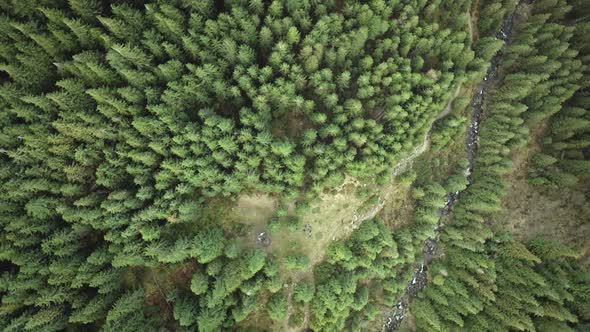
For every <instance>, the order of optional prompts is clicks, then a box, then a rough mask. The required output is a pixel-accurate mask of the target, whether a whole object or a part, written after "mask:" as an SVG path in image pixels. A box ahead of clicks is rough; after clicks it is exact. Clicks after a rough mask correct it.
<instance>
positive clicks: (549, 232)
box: [493, 125, 590, 266]
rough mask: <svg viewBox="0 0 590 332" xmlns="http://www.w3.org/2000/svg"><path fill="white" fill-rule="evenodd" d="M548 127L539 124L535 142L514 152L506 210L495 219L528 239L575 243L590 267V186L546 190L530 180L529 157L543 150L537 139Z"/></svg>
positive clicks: (572, 244)
mask: <svg viewBox="0 0 590 332" xmlns="http://www.w3.org/2000/svg"><path fill="white" fill-rule="evenodd" d="M544 130H545V127H544V126H543V125H541V126H539V127H538V128H537V129H536V130H534V131H533V132H532V133H531V138H532V139H531V143H530V144H529V145H528V146H526V147H524V148H522V149H517V150H516V151H514V153H513V155H512V161H513V171H512V172H511V173H510V174H508V175H507V181H506V183H508V185H509V187H508V190H507V195H506V197H505V199H504V201H503V207H504V209H503V211H502V212H500V213H498V214H497V215H495V216H494V218H493V222H494V224H496V225H500V227H503V228H504V229H506V230H509V231H511V232H513V233H515V234H516V235H517V237H518V238H520V239H522V240H525V241H526V240H530V239H533V238H535V237H537V236H541V237H547V238H550V239H555V240H559V241H561V242H563V243H565V244H567V245H570V246H574V247H576V248H577V249H578V250H579V251H580V252H581V254H582V262H583V263H584V264H585V265H586V266H590V206H589V205H588V201H587V198H586V197H587V196H588V195H589V194H590V193H589V192H588V189H587V188H588V187H587V186H585V185H583V184H582V185H579V186H578V188H559V189H546V188H542V187H537V186H531V185H529V183H528V167H529V160H530V157H531V156H532V155H533V154H534V153H535V152H537V151H539V150H540V146H539V145H538V144H537V143H536V142H537V141H538V138H539V137H542V136H543V133H544Z"/></svg>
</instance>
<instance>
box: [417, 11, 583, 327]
mask: <svg viewBox="0 0 590 332" xmlns="http://www.w3.org/2000/svg"><path fill="white" fill-rule="evenodd" d="M491 6H495V5H488V7H489V8H491ZM501 7H502V6H501V5H497V8H501ZM490 10H491V9H490ZM568 10H569V7H568V6H567V4H566V3H565V2H564V1H535V3H534V5H533V15H532V16H531V17H529V18H528V20H527V21H526V22H524V23H521V24H519V25H518V26H517V27H516V29H517V31H516V34H515V35H514V37H513V38H511V41H512V43H511V44H510V45H509V46H508V47H507V49H506V59H505V61H503V62H502V68H501V69H502V70H501V73H502V76H501V77H500V81H499V82H497V83H496V85H497V86H496V88H495V89H494V91H492V92H491V93H489V94H488V95H486V108H485V118H484V119H483V121H482V122H481V124H480V137H479V139H480V140H479V144H480V146H479V151H478V154H477V157H476V159H475V169H474V173H473V174H472V178H471V180H472V181H471V183H472V184H471V185H470V186H469V188H467V190H466V191H465V192H463V193H462V194H461V197H460V199H459V201H458V203H457V204H456V205H455V206H454V209H453V214H452V222H451V224H449V225H447V226H446V227H445V229H444V231H443V234H442V235H441V243H442V245H443V246H442V248H441V250H443V251H444V252H445V258H444V259H443V260H441V261H439V262H437V263H435V264H433V265H432V266H431V268H429V275H430V278H431V280H432V281H433V282H432V283H431V284H429V285H428V287H427V288H426V289H425V290H424V292H423V293H422V294H421V295H420V298H419V299H418V300H416V301H415V302H414V304H413V306H412V311H413V313H414V314H415V316H416V318H417V327H418V330H423V331H447V330H456V329H460V330H466V331H508V330H530V331H534V330H537V331H545V330H547V331H548V330H553V331H570V330H584V328H585V327H586V326H587V325H585V323H583V321H587V320H588V318H589V316H588V312H587V310H585V309H582V310H580V308H582V307H584V308H585V307H588V305H589V302H588V301H589V299H590V298H589V297H588V292H587V289H586V288H587V285H588V278H589V277H590V276H589V275H588V273H587V272H585V271H583V269H582V268H581V267H580V266H579V263H578V262H577V261H576V260H575V258H576V257H577V254H576V253H575V251H573V250H571V249H570V248H568V247H566V246H564V245H562V244H559V243H556V242H552V241H548V240H544V239H536V240H533V241H531V242H529V243H527V244H523V243H520V242H518V241H517V240H514V239H512V238H511V236H510V235H508V234H505V233H503V232H500V231H498V230H496V229H495V227H494V225H492V227H490V225H489V224H487V223H486V219H487V218H488V216H489V215H490V214H491V213H494V212H495V211H499V210H501V209H502V206H501V203H502V198H503V196H504V193H505V184H504V182H503V178H502V176H503V175H505V174H506V173H507V172H508V171H510V169H511V160H510V159H511V158H510V152H511V149H512V148H514V147H518V146H522V145H523V143H525V142H526V140H527V134H528V128H529V126H535V125H537V124H538V123H539V121H543V120H545V119H547V118H548V117H550V116H551V115H553V114H556V115H555V116H554V117H556V118H559V119H561V121H563V122H562V123H563V125H564V127H563V128H565V126H566V125H565V124H566V123H567V121H566V120H565V119H564V118H563V115H562V114H571V113H570V112H572V111H571V110H568V109H567V108H565V107H564V108H562V104H564V103H566V102H567V103H569V101H568V100H569V99H570V98H572V96H575V95H574V93H575V92H576V91H578V89H579V88H580V87H581V85H580V84H585V83H582V81H580V78H581V77H582V76H581V73H582V71H583V70H585V68H584V67H583V66H582V65H581V62H580V60H578V59H577V58H576V56H578V52H577V51H575V50H573V49H571V44H569V43H568V41H570V40H571V38H572V35H573V31H575V30H576V29H577V26H576V27H573V26H567V25H562V24H561V23H559V22H563V19H564V13H566V12H567V11H568ZM485 20H493V18H486V19H484V21H485ZM480 24H482V22H480ZM490 24H492V23H490ZM493 24H495V23H493ZM493 24H492V25H493ZM548 40H551V44H550V45H548V44H547V41H548ZM575 112H578V113H579V114H582V112H581V111H575ZM574 123H576V124H579V125H580V127H584V123H583V122H577V121H571V122H569V124H567V126H571V127H572V128H577V127H576V125H574ZM558 127H559V125H555V128H558ZM574 130H575V129H574ZM555 132H559V129H556V130H555ZM546 142H548V143H549V144H551V142H552V140H546ZM562 156H563V155H562ZM578 156H580V155H579V154H578ZM560 159H561V158H558V157H557V155H551V154H548V153H545V152H544V153H539V154H536V155H534V156H533V158H532V163H531V164H532V165H533V167H535V168H536V170H537V172H541V170H542V171H547V170H552V169H553V168H554V167H555V165H559V164H560V163H562V165H563V167H564V170H565V169H568V170H570V171H573V170H576V169H577V170H581V169H583V168H584V167H585V163H583V162H571V163H570V162H569V161H566V162H562V161H560ZM545 174H546V176H545V178H540V177H537V178H534V179H533V180H532V181H536V182H538V183H543V184H545V183H553V184H555V185H557V186H563V185H573V184H574V183H575V181H576V177H575V176H574V175H572V174H568V173H566V172H563V171H558V172H553V173H550V172H549V173H545ZM452 182H453V181H452V180H451V183H452ZM494 231H495V232H494Z"/></svg>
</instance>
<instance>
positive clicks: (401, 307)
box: [382, 1, 531, 331]
mask: <svg viewBox="0 0 590 332" xmlns="http://www.w3.org/2000/svg"><path fill="white" fill-rule="evenodd" d="M530 2H531V1H519V2H518V4H517V5H516V8H515V10H514V12H513V13H511V14H509V15H508V16H507V17H506V18H505V19H504V21H503V22H502V25H501V28H500V30H499V31H498V32H497V33H496V38H498V39H500V40H503V41H504V45H503V46H502V48H501V49H500V50H499V51H498V52H497V53H496V54H495V55H494V56H493V57H492V59H491V60H490V66H489V68H488V70H487V72H486V75H485V76H484V78H483V81H482V82H481V83H480V84H479V85H478V87H477V89H476V93H475V95H474V96H473V98H472V100H471V121H470V124H469V127H468V129H467V138H466V141H465V149H466V152H467V159H468V161H469V163H468V166H467V169H466V170H465V176H466V177H467V180H468V185H467V188H469V186H470V184H471V181H472V173H473V169H474V163H475V157H476V155H477V150H478V146H479V145H478V141H479V125H480V122H481V119H482V115H483V112H484V104H485V94H486V92H487V91H488V89H489V88H490V87H491V86H493V84H494V83H495V81H496V80H497V79H498V68H499V66H500V64H501V62H502V59H503V57H504V54H505V52H506V46H507V45H508V42H509V38H510V36H511V34H512V32H513V26H514V23H515V18H516V16H517V15H518V14H517V13H518V12H519V9H520V7H521V5H523V4H527V3H530ZM467 188H466V189H464V190H463V191H457V192H451V193H448V194H447V198H446V202H445V206H444V207H443V208H441V209H440V210H439V211H438V216H439V220H438V224H437V226H436V228H435V234H436V235H435V237H434V238H429V239H427V240H426V241H425V243H424V246H423V248H422V253H423V256H424V258H423V260H422V261H421V262H417V263H415V264H414V273H413V275H412V278H411V280H410V281H409V283H408V284H407V285H406V287H405V289H404V292H403V294H402V296H401V297H400V298H399V300H398V301H397V304H396V306H395V307H393V308H390V309H389V310H386V311H385V312H384V315H383V329H382V330H384V331H395V330H397V329H398V328H399V326H400V324H401V322H402V321H403V320H404V318H405V316H406V313H407V310H408V308H409V306H410V304H411V302H412V300H413V298H414V297H416V296H417V295H418V293H419V292H420V291H421V290H422V289H423V288H424V287H425V286H426V284H427V271H428V264H429V263H430V262H431V261H432V260H433V258H434V254H435V252H436V248H437V245H438V241H439V239H440V235H441V233H442V230H443V229H444V221H445V220H446V217H447V216H448V215H449V214H450V212H451V211H452V209H453V206H454V205H455V203H456V202H457V200H458V199H459V198H460V196H461V193H462V192H464V191H465V190H467Z"/></svg>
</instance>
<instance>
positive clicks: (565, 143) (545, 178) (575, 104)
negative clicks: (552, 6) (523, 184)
mask: <svg viewBox="0 0 590 332" xmlns="http://www.w3.org/2000/svg"><path fill="white" fill-rule="evenodd" d="M574 5H575V4H574ZM588 14H589V13H588V10H586V11H584V10H582V9H580V8H576V10H572V11H569V12H567V13H564V14H563V15H562V16H561V17H557V18H556V19H558V20H559V22H563V23H562V24H565V25H566V26H568V29H569V30H570V31H571V32H570V34H569V40H568V42H569V44H571V48H573V49H574V50H575V51H576V52H577V53H578V54H577V56H576V59H578V60H579V61H581V62H582V63H583V64H584V67H582V69H581V74H582V75H583V76H581V78H580V79H579V80H578V81H577V82H576V85H577V86H576V88H577V90H576V91H575V93H574V94H573V95H571V96H570V95H565V96H566V97H569V99H567V101H566V102H565V103H564V104H563V105H560V107H558V111H557V112H556V113H555V115H553V116H552V117H551V118H550V120H549V133H548V135H547V136H546V137H544V138H543V139H542V147H543V150H542V151H541V152H539V153H537V154H536V155H534V156H533V158H532V163H531V167H530V176H531V179H530V182H531V183H532V184H535V185H544V186H549V187H557V186H572V185H575V184H577V183H578V180H579V179H587V178H588V176H589V175H590V154H588V146H590V112H589V111H588V105H589V100H590V99H589V98H590V83H589V82H590V33H589V32H590V22H589V21H588V20H587V19H585V20H584V17H587V15H588ZM580 19H582V21H579V20H580ZM562 67H565V69H564V71H565V73H567V72H568V71H570V73H576V75H580V74H579V73H580V70H579V69H578V70H577V71H575V70H572V69H570V68H569V67H568V66H567V65H566V64H564V65H562Z"/></svg>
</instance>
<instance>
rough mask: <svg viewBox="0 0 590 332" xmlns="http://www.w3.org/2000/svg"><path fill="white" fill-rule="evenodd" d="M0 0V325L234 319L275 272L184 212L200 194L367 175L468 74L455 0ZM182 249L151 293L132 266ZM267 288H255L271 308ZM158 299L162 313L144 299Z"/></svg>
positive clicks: (167, 258) (468, 54) (139, 267)
mask: <svg viewBox="0 0 590 332" xmlns="http://www.w3.org/2000/svg"><path fill="white" fill-rule="evenodd" d="M0 10H1V11H2V14H1V15H0V83H1V85H0V108H1V109H2V110H3V111H2V112H0V127H1V130H0V165H1V166H0V216H1V217H0V227H1V228H2V232H1V233H0V268H1V271H2V274H1V280H2V282H1V283H0V297H1V301H2V304H1V306H0V329H2V330H5V331H20V330H36V331H37V330H39V331H40V330H43V331H56V330H63V329H65V328H69V327H71V328H80V329H100V328H102V329H105V330H113V331H137V330H140V329H144V328H145V329H157V328H159V326H160V325H161V324H167V325H168V326H173V327H175V328H186V329H195V328H196V329H198V330H201V331H209V330H217V329H219V327H220V326H221V325H224V326H230V325H231V324H233V323H234V322H238V321H240V320H243V319H244V318H245V317H246V316H248V314H249V313H250V312H251V310H253V308H254V306H255V305H254V304H255V301H254V300H253V299H254V298H255V295H254V294H257V290H259V289H267V290H268V291H269V292H278V291H279V290H280V289H281V280H280V278H279V277H278V275H277V272H276V270H273V268H269V267H268V264H266V265H265V263H264V262H265V258H264V255H263V254H262V253H260V252H258V251H254V252H252V253H250V254H240V255H238V253H237V252H236V250H237V249H236V248H235V246H231V245H229V244H228V245H227V246H224V241H223V239H224V237H225V234H224V231H223V230H221V229H216V228H212V225H210V224H204V223H203V222H201V221H200V220H199V219H200V212H201V211H202V210H203V208H204V204H206V203H205V201H206V198H208V197H212V196H217V195H231V194H235V193H238V192H241V191H244V190H262V191H266V192H272V193H280V194H281V195H283V196H284V197H285V198H288V199H293V198H295V197H296V196H297V195H299V194H300V192H301V189H302V188H307V191H308V192H309V193H311V194H312V195H313V194H316V193H318V192H320V191H322V190H323V189H324V188H326V187H329V186H332V185H336V184H338V183H340V182H341V181H342V180H343V178H344V176H345V174H349V175H352V176H367V177H374V176H384V175H386V174H387V171H388V169H389V167H390V165H391V163H392V162H393V161H395V160H396V159H397V158H400V156H401V155H403V153H405V152H407V151H409V150H410V149H411V148H412V146H413V145H414V144H415V143H416V142H417V141H419V140H421V139H422V138H423V137H424V133H425V131H426V130H428V128H429V127H430V124H431V122H432V121H433V119H434V117H435V116H436V114H437V113H438V112H440V110H441V109H442V108H443V105H444V103H445V102H446V101H447V99H448V98H449V96H450V91H452V90H453V89H452V88H453V87H455V86H456V85H458V84H459V83H460V82H462V81H464V80H465V79H467V78H468V77H470V76H472V75H479V74H480V73H481V62H480V61H477V59H475V52H474V51H472V50H471V40H470V38H469V34H468V32H467V17H468V10H469V1H465V0H462V1H454V2H452V3H447V2H445V3H443V2H442V1H438V2H428V1H422V0H421V1H400V2H398V1H383V0H373V1H346V2H345V3H344V2H341V1H334V0H331V1H316V0H303V1H301V0H297V1H294V0H289V1H287V0H284V1H281V0H275V1H260V0H253V1H242V0H227V1H222V2H219V1H213V0H194V1H191V0H173V1H163V0H162V1H141V0H139V1H94V0H69V1H65V0H43V1H36V0H22V1H21V0H19V1H16V0H14V1H3V2H0ZM185 262H192V263H193V264H194V266H195V269H196V270H195V271H196V272H195V276H194V277H193V279H192V281H191V282H190V285H186V284H183V285H176V287H177V288H178V291H177V292H171V293H170V292H168V291H169V290H168V289H163V290H158V292H160V291H164V292H165V293H166V294H164V295H165V296H164V297H166V300H161V299H160V300H158V301H152V300H151V299H152V298H153V297H154V296H153V294H152V293H153V292H152V291H151V290H150V289H147V288H149V287H147V286H145V284H146V282H145V280H146V279H150V275H151V274H152V273H154V271H157V270H159V269H164V270H166V269H173V268H174V266H175V264H181V263H185ZM295 263H297V264H295ZM299 263H300V260H296V261H294V265H293V266H294V267H295V268H297V267H298V266H299V265H298V264H299ZM263 266H264V268H263ZM261 269H264V272H260V270H261ZM275 269H276V268H275ZM151 279H154V282H156V281H155V280H157V279H156V278H151ZM264 280H268V281H264ZM156 283H157V282H156ZM261 285H262V286H261ZM265 285H266V286H265ZM183 287H184V288H183ZM265 287H266V288H265ZM158 288H159V286H158ZM188 288H190V289H191V290H192V293H191V292H189V291H188ZM267 295H268V294H267ZM281 296H283V295H282V294H281V293H277V295H274V296H273V297H272V298H271V300H269V307H268V315H269V317H270V318H272V319H279V318H280V317H281V312H283V311H284V304H285V301H284V299H283V298H281ZM267 297H268V296H265V297H262V299H264V298H267ZM304 298H306V297H305V296H304ZM262 299H261V301H262ZM155 304H157V305H155ZM168 305H170V306H171V307H172V311H173V312H172V313H171V314H170V315H172V316H173V318H170V317H163V318H162V317H159V316H158V315H157V314H154V312H156V311H158V308H159V307H158V306H164V307H168ZM159 309H161V308H159ZM159 312H160V314H161V315H162V316H165V312H166V310H159ZM318 321H319V319H318Z"/></svg>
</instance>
